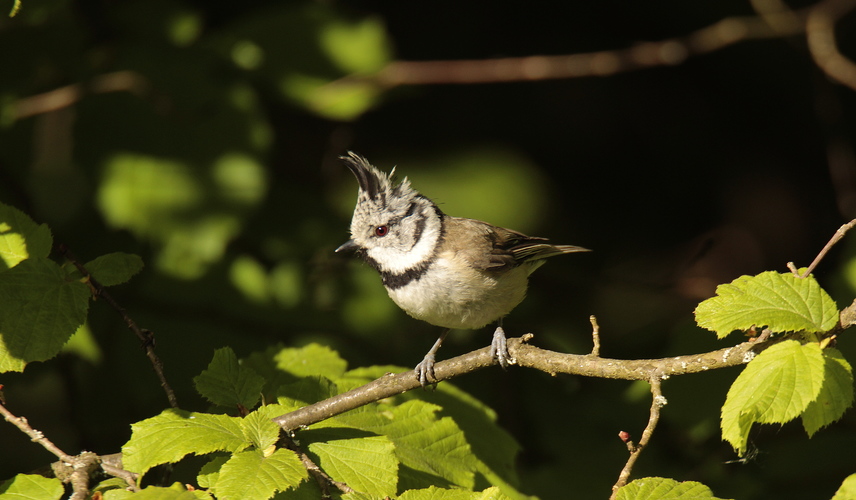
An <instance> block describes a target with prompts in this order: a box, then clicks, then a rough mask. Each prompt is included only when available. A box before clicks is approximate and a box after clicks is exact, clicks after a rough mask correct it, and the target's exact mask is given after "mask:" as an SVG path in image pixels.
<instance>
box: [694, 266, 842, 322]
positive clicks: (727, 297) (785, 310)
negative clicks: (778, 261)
mask: <svg viewBox="0 0 856 500" xmlns="http://www.w3.org/2000/svg"><path fill="white" fill-rule="evenodd" d="M695 316H696V322H697V323H698V325H699V326H700V327H702V328H706V329H708V330H712V331H714V332H716V335H717V336H718V337H719V338H723V337H725V336H726V335H728V334H729V333H731V332H733V331H735V330H748V329H749V328H751V327H753V326H758V327H762V326H766V327H767V328H769V329H770V330H772V331H773V332H792V331H800V330H805V331H808V332H826V331H829V330H831V329H832V328H834V327H835V325H836V324H837V323H838V308H837V307H836V305H835V302H834V301H833V300H832V298H831V297H830V296H829V294H827V293H826V291H825V290H824V289H822V288H821V287H820V285H818V284H817V281H816V280H815V279H814V276H808V277H806V278H798V277H796V276H794V275H793V274H789V273H777V272H774V271H767V272H764V273H761V274H759V275H757V276H741V277H739V278H737V279H735V280H734V281H732V282H731V283H728V284H724V285H719V286H718V287H716V296H715V297H711V298H709V299H707V300H705V301H703V302H702V303H701V304H699V305H698V307H696V310H695Z"/></svg>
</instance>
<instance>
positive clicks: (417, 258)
mask: <svg viewBox="0 0 856 500" xmlns="http://www.w3.org/2000/svg"><path fill="white" fill-rule="evenodd" d="M386 237H388V238H394V237H395V235H394V234H390V235H388V236H386ZM439 241H440V218H439V217H436V216H433V214H430V215H428V216H427V219H426V220H425V229H424V230H423V231H422V234H421V235H420V238H419V240H418V241H417V242H416V244H415V245H413V247H412V248H409V249H400V248H395V247H373V248H369V249H368V250H367V251H366V253H367V255H368V256H369V257H370V258H372V259H373V260H374V261H375V262H377V263H378V266H379V267H380V270H381V271H383V272H388V273H393V274H398V273H403V272H405V271H407V270H409V269H413V268H415V267H418V266H421V265H424V264H425V263H426V262H428V261H430V260H432V259H433V257H434V249H435V248H436V247H437V244H438V242H439Z"/></svg>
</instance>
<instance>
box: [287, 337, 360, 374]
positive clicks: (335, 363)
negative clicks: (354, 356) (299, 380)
mask: <svg viewBox="0 0 856 500" xmlns="http://www.w3.org/2000/svg"><path fill="white" fill-rule="evenodd" d="M274 360H275V361H276V365H277V368H279V369H280V370H282V371H286V372H288V373H291V374H292V375H295V376H297V377H311V376H321V377H326V378H328V379H335V378H336V377H340V376H341V375H342V374H343V373H345V370H346V369H347V368H348V362H347V361H345V360H344V359H342V358H341V357H340V356H339V354H338V353H337V352H336V351H334V350H332V349H330V348H329V347H327V346H323V345H319V344H309V345H306V346H303V347H299V348H286V349H283V350H281V351H280V352H278V353H277V354H276V355H275V356H274Z"/></svg>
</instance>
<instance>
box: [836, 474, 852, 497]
mask: <svg viewBox="0 0 856 500" xmlns="http://www.w3.org/2000/svg"><path fill="white" fill-rule="evenodd" d="M832 500H856V474H850V475H849V476H847V478H846V479H845V480H844V482H843V483H841V487H840V488H838V491H836V492H835V496H833V497H832Z"/></svg>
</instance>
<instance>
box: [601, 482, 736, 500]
mask: <svg viewBox="0 0 856 500" xmlns="http://www.w3.org/2000/svg"><path fill="white" fill-rule="evenodd" d="M615 498H616V500H720V499H718V498H717V497H715V496H713V492H712V491H710V488H708V487H707V486H705V485H703V484H701V483H697V482H695V481H684V482H682V483H679V482H677V481H675V480H674V479H669V478H665V477H643V478H641V479H637V480H635V481H632V482H630V483H628V484H626V485H625V486H623V487H621V488H620V489H619V490H618V493H617V494H616V497H615Z"/></svg>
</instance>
